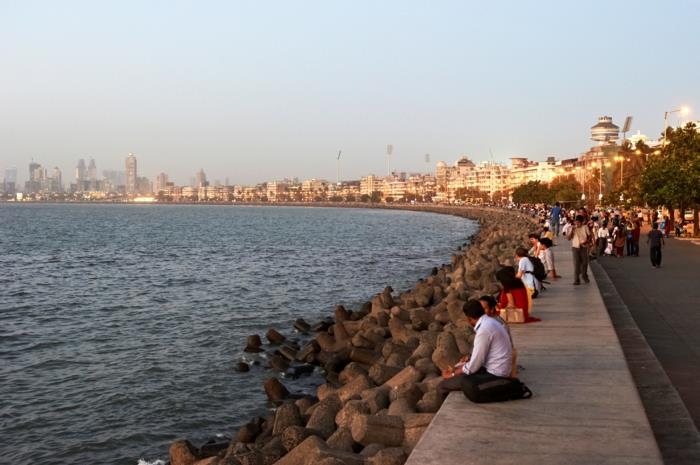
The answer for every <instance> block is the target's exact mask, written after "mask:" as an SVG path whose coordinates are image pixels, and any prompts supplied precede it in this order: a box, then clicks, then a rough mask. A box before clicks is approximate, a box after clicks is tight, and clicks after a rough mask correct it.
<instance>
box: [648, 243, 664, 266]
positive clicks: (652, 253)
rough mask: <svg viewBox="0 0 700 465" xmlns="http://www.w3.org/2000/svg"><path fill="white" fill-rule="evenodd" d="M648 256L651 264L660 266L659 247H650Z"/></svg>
mask: <svg viewBox="0 0 700 465" xmlns="http://www.w3.org/2000/svg"><path fill="white" fill-rule="evenodd" d="M649 257H650V258H651V264H652V266H661V247H650V248H649Z"/></svg>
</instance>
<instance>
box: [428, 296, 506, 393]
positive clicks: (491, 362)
mask: <svg viewBox="0 0 700 465" xmlns="http://www.w3.org/2000/svg"><path fill="white" fill-rule="evenodd" d="M462 311H463V312H464V315H465V316H466V317H467V321H468V322H469V325H470V326H471V327H473V328H474V331H475V332H476V336H475V337H474V350H472V353H471V356H470V357H469V360H468V361H466V362H465V363H459V364H457V365H455V369H454V370H453V371H452V372H451V373H450V374H451V376H450V377H448V378H446V379H443V380H442V381H440V384H438V387H437V390H438V394H439V395H440V396H441V397H442V398H444V397H445V396H447V394H448V393H449V392H450V391H461V390H462V379H463V378H464V377H467V376H471V375H474V374H482V373H488V374H490V375H493V376H497V377H509V376H510V374H511V371H512V364H513V347H512V345H511V342H510V337H508V331H506V328H505V327H504V326H503V325H502V324H501V323H499V322H498V321H496V319H494V318H491V317H489V316H487V315H486V313H485V312H484V308H483V307H482V306H481V304H480V303H479V301H478V300H468V301H467V302H466V303H465V304H464V306H463V307H462Z"/></svg>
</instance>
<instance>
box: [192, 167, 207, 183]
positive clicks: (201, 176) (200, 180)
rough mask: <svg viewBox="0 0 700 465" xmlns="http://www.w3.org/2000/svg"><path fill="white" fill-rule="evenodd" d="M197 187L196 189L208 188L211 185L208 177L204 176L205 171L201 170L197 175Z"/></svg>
mask: <svg viewBox="0 0 700 465" xmlns="http://www.w3.org/2000/svg"><path fill="white" fill-rule="evenodd" d="M195 184H196V185H195V186H194V187H206V186H208V185H209V183H208V182H207V175H206V174H204V170H203V169H200V170H199V171H197V174H196V175H195Z"/></svg>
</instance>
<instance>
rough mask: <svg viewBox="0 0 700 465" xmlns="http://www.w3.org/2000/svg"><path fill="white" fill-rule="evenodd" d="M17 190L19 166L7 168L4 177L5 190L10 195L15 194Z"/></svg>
mask: <svg viewBox="0 0 700 465" xmlns="http://www.w3.org/2000/svg"><path fill="white" fill-rule="evenodd" d="M16 190H17V168H7V169H6V170H5V176H4V179H3V191H4V192H5V194H8V195H15V192H16Z"/></svg>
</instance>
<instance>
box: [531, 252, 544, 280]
mask: <svg viewBox="0 0 700 465" xmlns="http://www.w3.org/2000/svg"><path fill="white" fill-rule="evenodd" d="M527 258H529V259H530V263H532V267H533V268H534V269H535V271H528V273H531V274H533V275H535V278H537V280H538V281H544V280H545V278H546V277H547V271H546V270H545V269H544V263H542V260H540V259H539V258H537V257H527Z"/></svg>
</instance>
